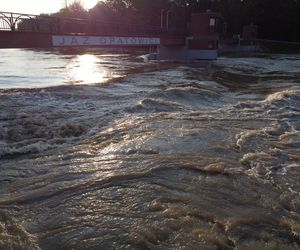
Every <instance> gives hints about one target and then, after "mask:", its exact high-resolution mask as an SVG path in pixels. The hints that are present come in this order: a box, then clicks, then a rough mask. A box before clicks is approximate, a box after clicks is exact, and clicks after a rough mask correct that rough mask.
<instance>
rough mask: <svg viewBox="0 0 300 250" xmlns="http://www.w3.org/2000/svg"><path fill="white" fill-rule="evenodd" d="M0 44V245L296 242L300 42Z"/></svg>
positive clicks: (258, 245)
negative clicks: (234, 52) (281, 49)
mask: <svg viewBox="0 0 300 250" xmlns="http://www.w3.org/2000/svg"><path fill="white" fill-rule="evenodd" d="M121 52H122V51H120V52H114V53H113V52H110V51H81V52H79V51H38V50H1V57H0V88H1V90H0V249H22V250H23V249H43V250H53V249H67V250H68V249H70V250H71V249H78V250H79V249H161V250H163V249H249V250H250V249H251V250H252V249H285V250H287V249H300V55H263V54H261V55H256V56H255V57H253V56H252V57H246V56H244V57H241V56H240V57H236V56H235V57H234V56H231V57H220V58H219V59H218V60H216V61H213V62H198V63H172V62H144V60H143V58H141V57H140V53H138V52H135V53H133V52H125V51H123V52H122V53H121Z"/></svg>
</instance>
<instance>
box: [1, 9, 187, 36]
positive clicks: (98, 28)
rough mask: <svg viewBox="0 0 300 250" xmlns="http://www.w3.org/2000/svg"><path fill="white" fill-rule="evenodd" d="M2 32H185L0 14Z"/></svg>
mask: <svg viewBox="0 0 300 250" xmlns="http://www.w3.org/2000/svg"><path fill="white" fill-rule="evenodd" d="M0 30H7V31H30V32H47V33H85V34H101V35H164V34H173V35H181V34H182V33H183V32H184V31H179V30H176V29H169V30H167V29H165V28H163V27H160V26H151V25H135V24H124V23H112V22H103V21H99V20H93V19H79V18H63V17H55V16H47V15H31V14H22V13H11V12H0Z"/></svg>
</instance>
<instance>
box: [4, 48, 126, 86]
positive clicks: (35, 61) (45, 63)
mask: <svg viewBox="0 0 300 250" xmlns="http://www.w3.org/2000/svg"><path fill="white" fill-rule="evenodd" d="M53 52H54V53H49V51H35V50H19V49H7V50H6V49H4V50H2V51H1V58H0V88H5V89H7V88H36V87H38V88H39V87H50V86H58V85H77V84H102V83H105V82H107V81H108V80H110V79H113V78H116V77H121V76H123V74H124V70H125V68H126V65H124V58H123V57H122V55H117V54H116V55H114V57H113V59H112V58H111V56H109V55H107V53H105V52H103V51H95V52H86V53H80V52H78V53H77V54H69V53H67V54H65V53H63V52H62V51H61V52H58V51H53ZM112 61H114V62H113V63H114V65H119V66H118V67H111V64H112Z"/></svg>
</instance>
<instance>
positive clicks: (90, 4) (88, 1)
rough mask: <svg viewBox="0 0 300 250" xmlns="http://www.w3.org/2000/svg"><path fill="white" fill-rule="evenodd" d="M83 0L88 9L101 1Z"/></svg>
mask: <svg viewBox="0 0 300 250" xmlns="http://www.w3.org/2000/svg"><path fill="white" fill-rule="evenodd" d="M81 2H82V3H83V6H84V7H85V8H86V9H91V8H93V7H94V6H95V5H96V4H97V3H98V2H99V0H81Z"/></svg>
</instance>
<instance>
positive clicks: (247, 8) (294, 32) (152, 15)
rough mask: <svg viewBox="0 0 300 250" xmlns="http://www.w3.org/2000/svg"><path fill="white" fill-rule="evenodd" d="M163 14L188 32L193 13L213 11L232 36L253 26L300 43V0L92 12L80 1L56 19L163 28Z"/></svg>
mask: <svg viewBox="0 0 300 250" xmlns="http://www.w3.org/2000/svg"><path fill="white" fill-rule="evenodd" d="M163 10H166V11H169V14H170V26H171V27H176V28H178V27H181V28H185V26H186V24H187V23H188V22H189V18H190V14H191V13H195V12H203V11H206V10H211V11H213V12H218V13H220V14H221V15H222V16H223V18H224V22H226V23H227V24H228V25H227V27H228V29H227V30H228V32H229V33H230V34H240V33H241V31H242V27H243V25H249V24H251V23H252V24H254V25H257V26H258V37H259V38H264V39H274V40H282V41H298V42H300V0H104V1H99V2H98V4H97V5H96V6H95V7H93V8H92V9H90V10H86V9H85V8H84V7H83V5H82V4H81V2H80V0H77V1H74V2H73V3H72V4H70V5H69V6H65V7H64V8H62V9H61V10H60V11H59V12H57V13H54V14H53V16H56V17H66V18H82V19H90V20H97V21H103V22H107V23H109V22H111V23H113V22H119V23H124V24H125V23H126V24H139V25H152V26H160V25H161V14H165V13H166V11H163ZM162 11H163V12H162Z"/></svg>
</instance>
